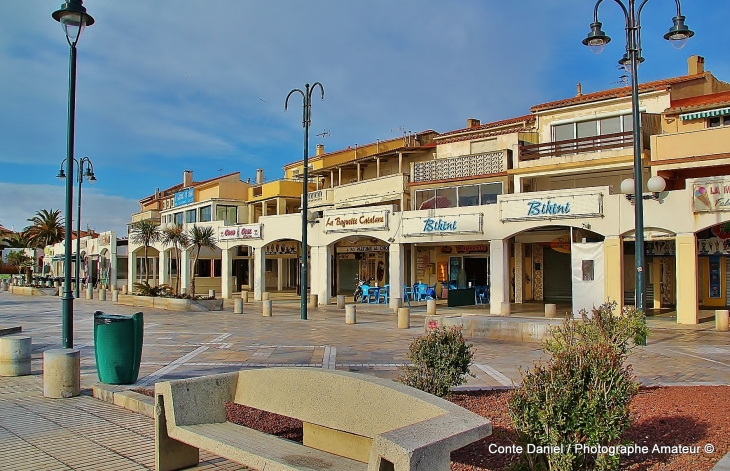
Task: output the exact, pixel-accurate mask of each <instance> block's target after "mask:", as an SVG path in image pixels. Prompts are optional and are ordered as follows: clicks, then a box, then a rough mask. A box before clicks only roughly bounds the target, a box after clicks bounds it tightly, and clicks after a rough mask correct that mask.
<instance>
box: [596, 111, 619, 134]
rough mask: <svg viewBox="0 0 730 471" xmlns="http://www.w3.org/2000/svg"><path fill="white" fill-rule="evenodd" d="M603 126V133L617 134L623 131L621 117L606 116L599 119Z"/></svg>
mask: <svg viewBox="0 0 730 471" xmlns="http://www.w3.org/2000/svg"><path fill="white" fill-rule="evenodd" d="M599 123H600V126H601V135H604V136H605V135H606V134H616V133H619V132H621V117H620V116H614V117H613V118H605V119H602V120H600V121H599Z"/></svg>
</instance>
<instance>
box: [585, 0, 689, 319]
mask: <svg viewBox="0 0 730 471" xmlns="http://www.w3.org/2000/svg"><path fill="white" fill-rule="evenodd" d="M614 1H615V2H616V3H618V4H619V6H620V7H621V9H622V10H623V12H624V16H625V17H626V54H624V56H623V57H622V58H621V60H619V64H620V65H621V66H623V67H624V68H625V69H626V72H628V74H629V75H630V77H631V115H632V118H633V119H632V121H633V140H634V190H633V192H634V224H635V225H634V233H635V241H636V249H635V252H636V254H635V257H636V294H635V305H636V308H637V309H639V310H641V311H645V304H644V302H645V299H644V294H645V292H646V285H645V272H644V198H643V193H642V190H643V181H642V177H643V174H642V168H643V166H642V159H641V157H642V143H641V116H640V113H639V79H638V77H637V70H638V68H639V64H640V63H642V62H644V58H643V57H642V56H641V11H642V10H643V8H644V5H646V2H648V1H649V0H642V1H641V2H640V3H639V6H638V8H637V6H636V3H637V2H636V0H626V2H624V1H622V0H614ZM602 2H603V0H598V2H596V6H595V8H594V10H593V23H591V32H590V33H588V36H587V37H586V38H585V39H584V40H583V44H585V45H586V46H589V47H590V48H591V50H592V51H593V52H595V53H596V54H600V53H601V52H602V51H603V48H604V47H606V44H608V43H609V42H610V41H611V38H610V37H608V36H607V35H606V33H604V32H603V31H602V30H601V26H603V24H602V23H600V22H599V21H598V7H599V6H600V5H601V3H602ZM675 3H676V4H677V16H675V17H674V18H673V20H672V21H673V22H674V25H673V26H672V27H671V28H670V29H669V32H668V33H667V34H665V35H664V39H667V40H669V41H670V42H671V43H672V45H673V46H674V47H675V48H677V49H681V48H682V47H684V45H685V44H686V43H687V40H688V39H689V38H691V37H692V36H693V35H694V32H692V31H691V30H690V29H689V28H688V27H687V26H686V25H685V24H684V16H682V12H681V7H680V2H679V0H675ZM622 186H623V185H622ZM627 186H628V185H627Z"/></svg>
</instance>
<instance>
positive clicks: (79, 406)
mask: <svg viewBox="0 0 730 471" xmlns="http://www.w3.org/2000/svg"><path fill="white" fill-rule="evenodd" d="M226 309H227V310H226V311H224V312H209V313H207V312H206V313H200V312H198V313H178V312H168V311H161V310H156V309H147V308H145V309H144V310H143V311H144V315H145V328H144V329H145V330H144V348H143V353H142V365H141V367H140V375H139V380H138V382H137V384H136V385H131V386H128V388H134V387H140V386H142V387H153V385H154V383H155V382H157V381H164V380H168V379H175V378H183V377H190V376H198V375H203V374H210V373H221V372H226V371H233V370H238V369H241V368H258V367H271V366H297V367H315V368H326V369H333V368H334V369H340V370H348V371H356V372H360V373H366V374H373V375H377V376H380V377H385V378H391V379H394V378H395V377H397V375H398V371H397V368H398V366H399V365H402V364H404V363H405V362H406V361H407V360H406V353H407V350H408V345H409V343H410V341H411V340H412V339H413V338H414V337H415V336H417V335H419V334H421V333H422V332H423V325H424V316H425V311H426V306H425V303H422V305H420V306H417V305H414V306H413V312H412V316H411V329H397V328H396V316H395V315H394V314H393V312H392V310H390V309H388V308H387V307H385V306H383V305H358V312H357V321H358V323H357V324H356V325H345V323H344V311H342V310H338V309H336V307H335V306H331V307H326V308H322V307H320V308H317V309H310V310H309V320H308V321H302V320H300V319H299V303H298V299H296V298H294V297H293V296H291V295H288V296H287V295H284V296H282V297H281V298H280V299H277V298H276V297H275V298H274V315H273V317H270V318H264V317H262V316H261V305H260V303H251V304H247V305H245V307H244V313H243V314H233V313H232V304H231V303H230V302H229V303H227V304H226ZM60 310H61V302H60V299H59V298H56V297H24V296H17V295H12V294H9V293H7V292H0V327H11V326H16V325H19V326H22V327H23V332H24V333H26V334H28V335H30V336H32V338H33V362H32V366H33V372H32V375H31V376H27V377H19V378H1V379H0V443H1V444H2V446H0V463H1V464H0V469H3V467H4V466H9V468H8V469H16V470H22V469H27V470H31V469H32V470H37V469H44V470H52V469H53V470H55V469H75V470H82V469H88V470H99V469H110V470H112V469H113V470H127V469H129V470H133V469H150V468H153V462H154V439H153V423H152V419H150V418H148V417H145V416H142V415H140V414H137V413H134V412H131V411H128V410H125V409H122V408H120V407H117V406H114V405H111V404H108V403H106V402H102V401H99V400H97V399H94V398H93V397H91V395H90V394H91V393H90V389H91V387H92V385H93V384H95V383H96V382H97V377H96V368H95V362H94V342H93V316H92V314H93V312H94V311H96V310H101V311H104V312H106V313H110V314H132V313H134V312H137V311H138V310H139V309H138V308H133V307H130V306H118V305H115V304H113V303H111V302H109V301H107V302H104V301H97V300H89V301H87V300H77V301H76V303H75V316H74V344H75V346H76V347H77V348H79V349H80V351H81V369H82V390H83V391H82V395H81V396H80V397H77V398H73V399H62V400H61V399H44V398H43V397H42V386H41V378H42V376H41V367H42V352H43V351H44V350H46V349H49V348H58V347H59V346H60V337H61V313H60ZM523 311H524V312H515V313H514V315H525V316H534V315H535V314H536V312H537V311H539V309H537V310H536V309H532V310H530V308H529V307H525V308H523ZM486 312H488V309H485V308H484V307H482V306H479V307H478V308H471V307H469V308H455V309H449V310H447V309H446V307H445V306H439V313H444V314H446V313H448V314H458V313H466V314H485V313H486ZM649 325H650V329H651V334H650V337H649V342H648V346H646V347H644V348H640V349H637V351H636V352H635V353H634V354H633V355H632V356H631V360H630V361H631V363H632V364H633V367H634V371H635V374H636V375H637V377H638V379H639V380H640V381H641V382H642V384H644V385H720V384H723V385H726V384H730V360H728V358H730V346H729V345H728V343H729V342H728V340H729V339H730V334H728V333H720V332H716V331H714V323H711V322H705V323H701V324H699V325H697V326H677V325H676V324H675V323H674V321H673V320H672V318H671V317H667V316H657V317H652V318H650V320H649ZM470 341H471V342H472V343H473V344H474V347H475V355H474V367H473V368H472V373H473V374H474V375H475V376H476V377H475V378H470V379H469V383H468V385H467V386H466V388H504V387H508V386H510V385H511V384H512V382H513V381H514V382H519V378H520V374H519V367H520V366H522V367H523V368H524V367H529V366H530V365H531V364H532V363H533V361H534V360H537V359H539V358H541V356H542V352H541V350H540V348H539V344H537V343H518V342H506V341H488V340H484V339H470ZM196 469H243V468H241V467H240V466H239V465H236V464H234V463H230V462H228V461H226V460H223V459H221V458H217V457H215V456H212V455H209V454H205V453H202V454H201V464H200V465H199V466H198V468H196Z"/></svg>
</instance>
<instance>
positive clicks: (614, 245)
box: [603, 237, 624, 312]
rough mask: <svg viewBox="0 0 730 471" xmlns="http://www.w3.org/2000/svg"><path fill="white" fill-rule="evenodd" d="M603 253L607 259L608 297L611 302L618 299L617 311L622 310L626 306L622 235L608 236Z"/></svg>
mask: <svg viewBox="0 0 730 471" xmlns="http://www.w3.org/2000/svg"><path fill="white" fill-rule="evenodd" d="M603 254H604V257H605V259H606V265H605V267H606V268H605V270H606V273H605V283H606V298H607V300H608V301H609V302H613V301H616V303H618V306H617V307H616V312H621V311H622V310H623V307H624V273H623V267H624V251H623V240H622V239H621V238H620V237H606V239H605V240H604V241H603Z"/></svg>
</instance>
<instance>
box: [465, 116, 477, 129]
mask: <svg viewBox="0 0 730 471" xmlns="http://www.w3.org/2000/svg"><path fill="white" fill-rule="evenodd" d="M479 124H480V121H479V120H478V119H475V118H467V119H466V127H467V128H475V127H477V126H479Z"/></svg>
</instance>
